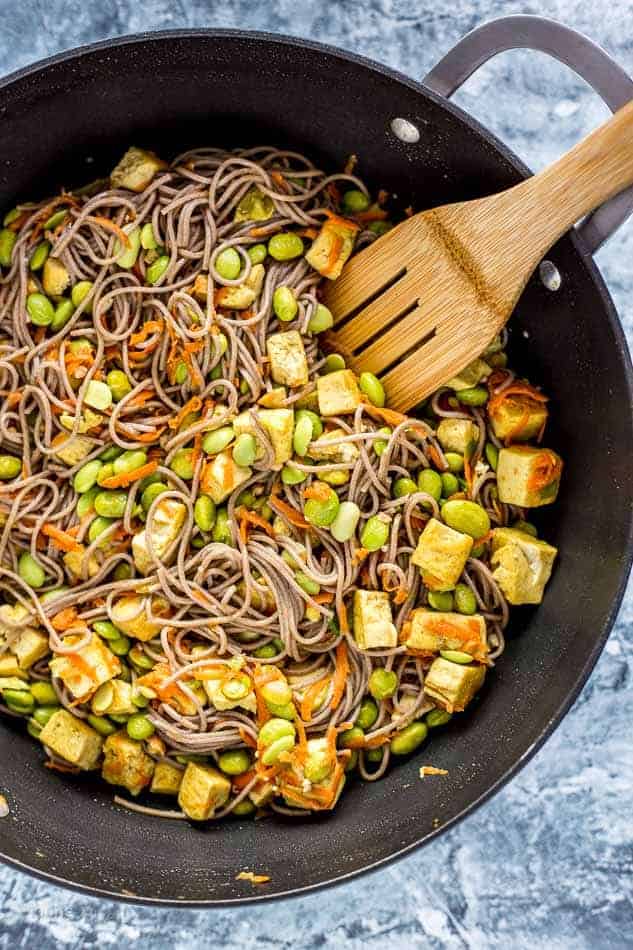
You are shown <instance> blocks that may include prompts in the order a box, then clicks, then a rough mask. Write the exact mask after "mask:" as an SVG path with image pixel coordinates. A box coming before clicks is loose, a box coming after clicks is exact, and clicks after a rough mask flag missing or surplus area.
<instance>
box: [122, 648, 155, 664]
mask: <svg viewBox="0 0 633 950" xmlns="http://www.w3.org/2000/svg"><path fill="white" fill-rule="evenodd" d="M127 658H128V661H129V662H130V663H131V664H132V666H133V667H134V668H135V669H139V670H151V669H153V668H154V661H153V660H152V658H151V657H149V656H148V655H147V653H146V652H145V650H144V649H143V647H142V646H141V644H140V643H135V644H134V646H133V647H132V649H131V650H130V652H129V653H128V655H127Z"/></svg>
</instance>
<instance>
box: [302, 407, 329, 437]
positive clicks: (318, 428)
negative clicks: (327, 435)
mask: <svg viewBox="0 0 633 950" xmlns="http://www.w3.org/2000/svg"><path fill="white" fill-rule="evenodd" d="M300 419H309V420H310V422H311V423H312V438H313V439H318V438H319V436H320V435H322V434H323V423H322V422H321V419H320V417H319V416H317V414H316V412H312V410H311V409H298V410H297V412H296V413H295V423H297V422H299V420H300Z"/></svg>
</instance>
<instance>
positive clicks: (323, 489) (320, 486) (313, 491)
mask: <svg viewBox="0 0 633 950" xmlns="http://www.w3.org/2000/svg"><path fill="white" fill-rule="evenodd" d="M331 494H332V489H331V488H330V486H329V485H326V484H325V482H312V484H311V485H310V486H309V487H308V488H306V489H305V491H304V492H303V497H304V498H312V499H314V500H315V501H328V499H329V498H330V495H331Z"/></svg>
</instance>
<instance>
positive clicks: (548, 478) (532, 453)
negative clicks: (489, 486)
mask: <svg viewBox="0 0 633 950" xmlns="http://www.w3.org/2000/svg"><path fill="white" fill-rule="evenodd" d="M562 469H563V461H562V459H561V457H560V456H559V455H557V454H556V452H553V451H552V450H551V449H540V448H535V447H534V446H531V445H513V446H511V447H510V448H507V449H501V450H500V452H499V461H498V463H497V488H498V491H499V501H502V502H504V503H505V504H508V505H519V506H520V507H521V508H538V507H540V506H541V505H549V504H551V503H552V502H553V501H556V496H557V494H558V486H559V484H560V476H561V472H562Z"/></svg>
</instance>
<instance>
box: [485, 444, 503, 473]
mask: <svg viewBox="0 0 633 950" xmlns="http://www.w3.org/2000/svg"><path fill="white" fill-rule="evenodd" d="M484 452H485V454H486V459H487V461H488V465H489V466H490V468H491V469H492V470H493V472H496V471H497V465H498V464H499V449H498V448H497V446H496V445H493V444H492V442H486V447H485V449H484Z"/></svg>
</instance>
